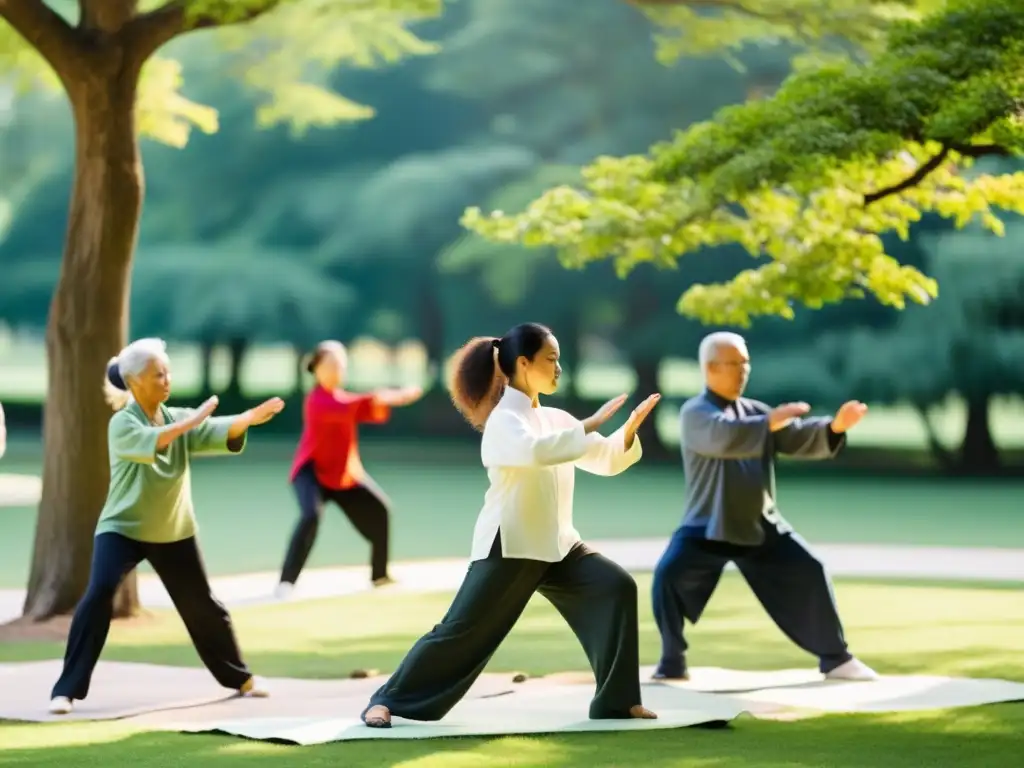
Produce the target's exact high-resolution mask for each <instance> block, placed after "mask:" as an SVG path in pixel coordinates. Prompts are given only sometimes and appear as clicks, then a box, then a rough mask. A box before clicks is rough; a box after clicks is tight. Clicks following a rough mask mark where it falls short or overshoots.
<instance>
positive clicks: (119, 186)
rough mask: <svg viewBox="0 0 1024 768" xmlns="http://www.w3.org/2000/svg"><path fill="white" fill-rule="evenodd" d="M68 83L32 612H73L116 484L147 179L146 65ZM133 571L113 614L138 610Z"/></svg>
mask: <svg viewBox="0 0 1024 768" xmlns="http://www.w3.org/2000/svg"><path fill="white" fill-rule="evenodd" d="M92 53H95V54H96V56H95V58H93V57H92V56H90V57H89V58H88V59H86V60H83V61H82V62H81V63H82V67H81V68H80V69H79V70H77V71H76V72H75V73H74V76H73V77H72V78H71V79H70V82H69V85H68V90H69V97H70V99H71V104H72V112H73V114H74V119H75V177H74V184H73V187H72V191H71V203H70V209H69V216H68V228H67V242H66V245H65V250H64V257H63V263H62V266H61V272H60V277H59V280H58V283H57V287H56V290H55V293H54V296H53V302H52V304H51V306H50V315H49V321H48V323H47V330H46V357H47V364H48V366H49V371H48V373H49V383H48V389H47V395H46V405H45V410H44V423H43V436H44V441H45V454H44V460H43V491H42V499H41V501H40V504H39V515H38V518H37V522H36V535H35V548H34V551H33V554H32V568H31V574H30V576H29V584H28V595H27V597H26V600H25V606H24V612H25V615H26V616H30V617H32V618H35V619H44V618H47V617H50V616H54V615H57V614H62V613H67V612H69V611H71V610H73V609H74V607H75V605H76V603H77V602H78V600H79V599H80V598H81V597H82V594H83V593H84V590H85V587H86V585H87V583H88V578H89V568H90V561H91V558H92V548H93V533H94V530H95V527H96V520H97V518H98V516H99V513H100V510H101V509H102V507H103V503H104V500H105V498H106V494H107V484H108V482H109V465H108V460H107V440H106V435H107V422H108V421H109V419H110V415H111V414H110V408H109V407H108V406H107V405H106V404H105V402H104V400H103V394H102V388H101V383H102V379H101V377H102V376H103V372H104V370H105V366H106V363H107V360H108V359H109V358H110V357H112V356H113V355H116V354H117V352H118V350H119V349H120V348H121V347H122V346H123V345H124V343H125V339H126V336H127V322H128V312H127V309H128V296H129V284H130V275H131V264H132V256H133V253H134V250H135V243H136V237H137V233H138V222H139V215H140V212H141V206H142V195H143V178H142V167H141V162H140V157H139V148H138V142H137V139H136V133H135V120H134V103H135V93H136V85H137V82H138V67H137V66H134V65H131V64H129V63H127V62H126V57H125V56H124V55H123V51H112V50H111V51H108V50H99V51H96V50H94V51H93V52H92ZM138 607H139V605H138V594H137V591H136V584H135V576H134V573H133V574H131V575H129V577H128V578H126V579H125V582H124V584H123V585H122V588H121V590H120V592H119V596H118V599H117V601H116V606H115V608H116V614H115V615H117V616H126V615H130V614H133V613H135V612H136V611H137V609H138Z"/></svg>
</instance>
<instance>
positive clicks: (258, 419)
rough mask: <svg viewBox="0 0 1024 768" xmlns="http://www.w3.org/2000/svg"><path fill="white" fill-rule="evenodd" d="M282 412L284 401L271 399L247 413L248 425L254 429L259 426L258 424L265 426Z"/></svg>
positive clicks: (278, 398)
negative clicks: (248, 416) (248, 415)
mask: <svg viewBox="0 0 1024 768" xmlns="http://www.w3.org/2000/svg"><path fill="white" fill-rule="evenodd" d="M282 410H284V400H282V399H281V398H280V397H272V398H270V399H269V400H265V401H264V402H262V403H260V404H259V405H257V406H256V407H255V408H253V409H252V410H251V411H249V414H250V421H249V423H250V424H251V425H252V426H254V427H256V426H259V425H260V424H266V423H267V422H268V421H270V420H271V419H272V418H274V417H275V416H277V414H279V413H280V412H281V411H282Z"/></svg>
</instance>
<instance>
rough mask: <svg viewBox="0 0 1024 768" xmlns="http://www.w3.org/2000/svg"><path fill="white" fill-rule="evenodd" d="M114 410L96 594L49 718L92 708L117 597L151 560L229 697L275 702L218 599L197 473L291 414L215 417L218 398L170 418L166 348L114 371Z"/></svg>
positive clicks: (273, 408)
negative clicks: (202, 460) (209, 570)
mask: <svg viewBox="0 0 1024 768" xmlns="http://www.w3.org/2000/svg"><path fill="white" fill-rule="evenodd" d="M104 389H105V392H106V396H107V401H108V402H109V403H110V405H111V407H112V408H113V409H114V410H115V413H114V415H113V417H111V419H110V425H109V427H108V429H107V447H108V451H109V454H110V483H109V489H108V492H107V500H106V502H105V503H104V505H103V509H102V511H101V512H100V518H99V522H98V523H97V524H96V533H95V538H94V543H93V552H92V566H91V569H90V572H89V586H88V587H87V588H86V591H85V595H83V596H82V599H81V601H79V603H78V606H77V607H76V608H75V615H74V618H73V619H72V621H71V628H70V630H69V632H68V642H67V648H66V650H65V654H64V665H63V668H62V670H61V674H60V677H59V678H58V680H57V682H56V683H55V684H54V686H53V690H52V691H51V693H50V713H51V714H54V715H66V714H69V713H70V712H71V711H72V709H73V707H74V702H75V701H80V700H83V699H85V698H86V696H87V695H88V693H89V688H90V684H91V682H92V675H93V672H94V670H95V668H96V664H97V662H98V661H99V658H100V654H101V653H102V651H103V646H104V644H105V643H106V641H107V633H108V632H109V631H110V621H111V616H112V615H113V607H114V595H115V593H116V592H117V588H118V586H119V585H120V583H121V581H122V580H123V579H124V577H125V576H126V575H127V574H128V573H129V572H130V571H131V570H132V569H133V568H135V567H136V566H137V565H138V564H139V563H141V562H142V561H143V560H146V561H148V562H149V564H150V565H151V566H153V570H154V571H156V574H157V576H159V578H160V580H161V581H162V582H163V584H164V586H165V587H166V588H167V593H168V594H169V595H170V597H171V600H172V601H173V603H174V607H175V608H176V609H177V610H178V613H179V615H180V616H181V619H182V622H183V623H184V624H185V629H186V630H187V631H188V634H189V637H191V638H192V643H193V645H194V646H195V649H196V652H197V653H198V654H199V658H200V659H201V660H202V662H203V664H204V665H205V666H206V668H207V669H209V670H210V673H211V674H212V675H213V677H214V679H216V680H217V682H218V683H220V684H221V685H222V686H224V687H225V688H232V689H235V690H237V691H238V692H239V693H240V694H242V695H244V696H248V697H264V696H267V695H269V690H268V688H267V686H266V682H265V681H261V680H259V679H257V678H255V677H253V675H252V673H251V672H250V671H249V667H248V666H247V665H246V663H245V662H244V661H243V660H242V653H241V651H240V650H239V647H238V641H237V639H236V638H235V632H234V627H233V624H232V621H231V616H230V615H229V614H228V611H227V609H226V608H225V607H224V605H223V604H222V603H221V602H220V601H219V600H218V599H217V598H216V596H215V595H214V594H213V592H212V590H211V588H210V583H209V579H208V577H207V574H206V566H205V564H204V563H203V558H202V553H201V551H200V548H199V541H198V538H197V535H198V529H199V525H198V523H197V521H196V516H195V510H194V509H193V505H192V492H191V465H192V461H193V460H194V459H197V458H199V457H201V456H230V455H238V454H240V453H241V452H242V450H243V449H244V448H245V445H246V442H247V436H248V433H249V429H250V428H251V427H255V426H258V425H260V424H265V423H267V422H268V421H270V420H271V419H272V418H273V417H274V416H275V415H277V414H278V413H280V412H281V409H282V408H284V401H283V400H281V398H279V397H274V398H271V399H269V400H267V401H266V402H264V403H261V404H260V405H257V406H256V407H255V408H251V409H250V410H248V411H245V412H244V413H241V414H238V415H235V416H212V413H213V411H214V410H215V409H216V407H217V405H218V400H217V398H216V397H211V398H210V399H209V400H207V401H206V402H205V403H203V404H202V405H201V406H200V407H199V408H197V409H194V410H193V409H191V408H168V407H167V405H166V404H165V403H166V401H167V399H168V398H169V397H170V394H171V371H170V360H169V358H168V356H167V349H166V345H165V344H164V342H163V341H162V340H160V339H138V340H136V341H134V342H132V343H131V344H129V345H128V346H127V347H125V348H124V349H123V350H121V353H120V354H119V355H118V356H117V357H116V358H114V359H113V360H111V361H110V363H109V364H108V367H107V378H106V381H105V383H104Z"/></svg>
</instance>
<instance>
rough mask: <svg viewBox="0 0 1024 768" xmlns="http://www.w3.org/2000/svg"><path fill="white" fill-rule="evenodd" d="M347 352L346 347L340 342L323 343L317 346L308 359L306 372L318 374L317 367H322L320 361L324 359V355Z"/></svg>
mask: <svg viewBox="0 0 1024 768" xmlns="http://www.w3.org/2000/svg"><path fill="white" fill-rule="evenodd" d="M338 351H342V352H344V351H345V345H344V344H342V343H341V342H340V341H321V342H320V343H319V344H317V345H316V349H314V350H313V351H312V352H311V353H310V354H309V356H308V357H307V358H306V370H307V371H308V372H309V373H314V372H316V367H317V366H318V365H320V361H321V360H323V359H324V355H326V354H328V353H329V352H338Z"/></svg>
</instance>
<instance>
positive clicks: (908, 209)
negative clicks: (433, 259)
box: [463, 0, 1024, 326]
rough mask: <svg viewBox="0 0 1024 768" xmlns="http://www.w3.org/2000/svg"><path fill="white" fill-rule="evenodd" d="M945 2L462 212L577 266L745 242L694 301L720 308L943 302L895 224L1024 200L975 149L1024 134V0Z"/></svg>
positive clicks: (760, 310)
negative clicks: (579, 166) (901, 258)
mask: <svg viewBox="0 0 1024 768" xmlns="http://www.w3.org/2000/svg"><path fill="white" fill-rule="evenodd" d="M947 5H948V8H946V9H945V10H943V11H942V12H941V13H936V14H934V15H932V16H929V17H928V18H927V19H926V20H925V21H923V22H921V23H899V24H896V25H895V26H894V28H893V30H892V32H891V33H890V36H889V39H888V44H887V48H886V51H885V52H884V53H883V54H881V55H880V56H879V57H878V58H877V59H875V60H874V61H873V62H871V63H868V64H861V65H858V64H856V63H853V62H851V61H844V62H833V63H830V64H827V65H824V66H820V67H817V68H811V69H807V70H804V71H801V72H798V73H796V74H794V75H793V76H792V77H791V78H790V79H789V80H788V81H787V82H786V83H785V84H784V86H783V87H782V88H781V89H780V91H779V92H778V93H777V94H776V95H775V96H774V97H773V98H771V99H768V100H764V101H758V102H751V103H747V104H744V105H740V106H735V107H729V108H726V109H723V110H721V111H720V112H719V113H718V114H717V115H716V117H715V119H714V120H712V121H710V122H707V123H703V124H699V125H695V126H693V127H692V128H690V129H689V130H687V131H685V132H681V133H679V134H678V135H677V136H675V137H674V138H673V139H672V140H671V141H669V142H665V143H662V144H659V145H656V146H654V147H652V149H651V151H650V152H649V154H647V155H634V156H627V157H623V158H613V157H600V158H598V159H597V160H596V161H595V162H593V163H592V164H591V165H589V166H588V167H586V168H584V169H583V179H584V183H583V185H582V186H581V187H568V186H562V187H556V188H554V189H551V190H549V191H548V192H547V193H545V194H544V195H542V196H541V197H540V198H539V199H537V200H535V201H534V202H533V203H531V204H530V205H529V206H528V207H527V208H526V210H525V212H523V213H521V214H518V215H514V216H507V215H504V214H502V213H494V214H491V215H486V214H484V213H483V212H481V211H480V210H479V209H475V208H474V209H470V210H468V211H467V212H466V215H465V217H464V219H463V222H464V224H465V226H467V227H468V228H470V229H471V230H474V231H476V232H478V233H480V234H482V235H485V236H487V237H489V238H492V239H495V240H497V241H500V242H518V243H522V244H524V245H527V246H531V247H545V248H546V247H551V246H554V247H556V248H558V249H559V251H560V255H561V257H562V259H563V262H564V263H565V264H567V265H579V264H584V263H587V262H590V261H595V260H601V259H608V258H610V259H612V260H614V262H615V265H616V268H617V269H618V271H619V273H620V275H623V276H624V275H626V274H628V273H629V271H630V270H632V269H633V268H634V267H635V266H636V265H637V264H640V263H644V262H651V263H653V264H655V265H658V266H661V267H666V268H672V267H675V266H676V263H677V260H678V259H679V258H680V257H681V256H682V255H684V254H687V253H694V252H697V251H700V250H701V249H704V248H707V247H711V246H719V245H724V244H729V243H739V244H741V245H743V246H744V247H745V248H746V249H747V251H748V252H749V253H750V254H751V255H752V256H754V257H756V258H759V259H761V261H762V263H761V265H760V266H758V267H757V268H755V269H749V270H745V271H742V272H740V273H739V274H738V275H736V277H734V278H733V280H732V281H730V282H728V283H725V284H720V285H719V284H716V285H701V286H694V287H692V288H691V289H690V290H688V291H687V292H686V293H685V294H684V296H683V297H682V299H681V300H680V304H679V308H680V310H681V311H682V312H683V313H685V314H687V315H691V316H693V317H697V318H700V319H701V320H703V321H705V322H709V323H720V324H735V325H741V326H745V325H749V323H750V320H751V318H752V317H754V316H758V315H775V316H781V317H787V318H791V317H792V316H793V306H794V304H796V303H803V304H805V305H807V306H809V307H812V308H818V307H821V306H823V305H825V304H830V303H836V302H840V301H843V300H844V299H847V298H851V297H861V296H865V295H868V294H870V295H873V296H874V297H875V298H877V299H878V300H879V301H881V302H882V303H883V304H886V305H889V306H893V307H897V308H903V307H904V306H905V305H906V303H907V301H908V300H909V301H911V302H916V303H922V304H923V303H927V302H929V301H930V300H931V299H933V298H934V297H935V296H936V295H937V284H936V282H935V281H934V280H933V279H932V278H930V277H927V276H925V275H924V274H922V273H921V272H919V271H918V270H916V269H913V268H912V267H908V266H904V265H901V264H900V263H899V262H898V261H896V260H895V259H894V258H892V257H891V256H890V255H888V254H887V253H886V252H885V249H884V246H883V242H882V239H881V237H880V235H882V234H883V233H890V232H895V233H898V234H899V235H900V236H901V237H906V236H907V234H908V232H909V228H910V226H911V225H912V224H913V223H914V222H916V221H918V220H920V218H921V216H922V213H923V212H929V211H930V212H935V213H937V214H939V215H941V216H943V217H946V218H949V219H953V220H955V222H956V224H957V226H964V225H966V224H967V223H968V222H971V221H979V222H980V223H981V224H983V225H984V226H986V227H987V228H989V229H990V230H992V231H994V232H996V233H999V232H1000V231H1001V228H1002V225H1001V223H1000V221H999V219H998V218H997V216H996V213H995V211H996V209H1000V208H1002V209H1006V210H1010V211H1018V212H1024V174H1022V173H1006V174H989V173H981V172H977V171H970V172H969V171H966V170H965V169H966V168H967V167H968V166H969V165H970V162H971V158H972V156H980V155H984V154H989V153H998V154H1019V153H1021V151H1022V150H1024V123H1022V121H1021V117H1020V115H1019V112H1018V109H1019V106H1018V105H1019V104H1020V103H1021V102H1020V99H1021V97H1022V96H1024V93H1022V90H1024V80H1022V79H1021V72H1022V71H1024V43H1022V42H1021V41H1022V40H1024V4H1021V3H1019V2H1017V1H1016V0H950V2H949V3H948V4H947Z"/></svg>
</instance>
